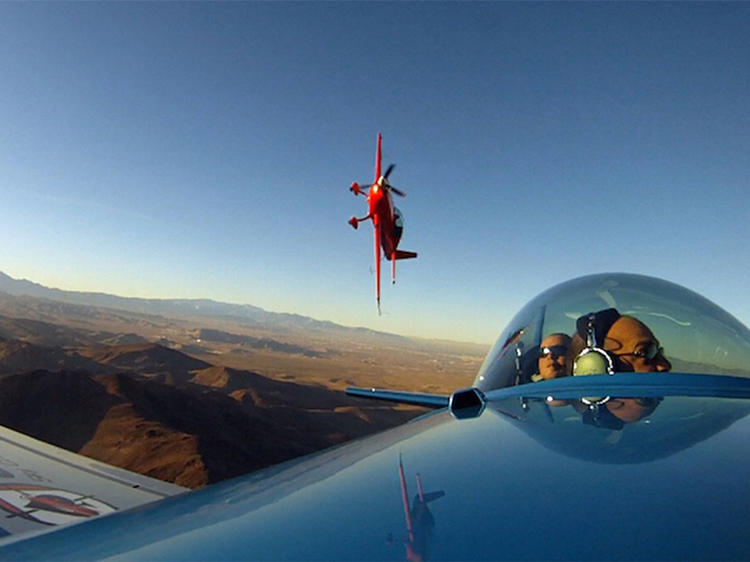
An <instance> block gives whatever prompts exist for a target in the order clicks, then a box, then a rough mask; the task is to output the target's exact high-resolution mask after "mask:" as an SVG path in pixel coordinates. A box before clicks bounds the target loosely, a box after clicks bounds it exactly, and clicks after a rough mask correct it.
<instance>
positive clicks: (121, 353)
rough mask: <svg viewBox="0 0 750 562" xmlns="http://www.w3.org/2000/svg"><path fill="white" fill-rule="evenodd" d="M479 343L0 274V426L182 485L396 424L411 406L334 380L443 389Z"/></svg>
mask: <svg viewBox="0 0 750 562" xmlns="http://www.w3.org/2000/svg"><path fill="white" fill-rule="evenodd" d="M485 351H486V349H484V348H483V347H482V346H473V344H458V343H448V342H426V341H414V340H411V339H409V338H404V337H402V336H394V335H390V334H383V333H379V332H374V331H372V330H364V329H357V328H354V329H352V328H346V327H343V326H337V325H335V324H332V323H330V322H321V321H318V320H312V319H309V318H304V317H301V316H296V315H286V314H276V313H269V312H266V311H263V310H261V309H258V308H256V307H250V306H241V305H227V304H223V303H216V302H213V301H188V300H158V301H152V300H150V299H126V298H122V297H115V296H111V295H104V294H98V293H73V292H66V291H60V290H58V289H48V288H46V287H42V286H41V285H37V284H35V283H31V282H29V281H25V280H24V281H19V280H15V279H12V278H10V277H8V276H7V275H4V274H2V273H0V424H2V425H5V426H7V427H10V428H12V429H15V430H17V431H21V432H23V433H26V434H28V435H31V436H33V437H36V438H38V439H41V440H43V441H46V442H49V443H52V444H55V445H58V446H61V447H64V448H66V449H69V450H71V451H74V452H79V453H81V454H84V455H88V456H91V457H93V458H96V459H98V460H101V461H104V462H107V463H110V464H113V465H116V466H120V467H123V468H126V469H128V470H133V471H136V472H140V473H143V474H146V475H149V476H152V477H156V478H160V479H163V480H167V481H171V482H175V483H177V484H180V485H183V486H188V487H200V486H203V485H206V484H208V483H211V482H216V481H219V480H222V479H225V478H229V477H232V476H237V475H240V474H243V473H247V472H249V471H252V470H255V469H257V468H261V467H265V466H268V465H271V464H275V463H278V462H281V461H284V460H288V459H291V458H294V457H297V456H299V455H303V454H307V453H311V452H314V451H317V450H320V449H322V448H325V447H328V446H331V445H334V444H338V443H342V442H344V441H346V440H348V439H352V438H356V437H360V436H363V435H366V434H368V433H371V432H374V431H378V430H381V429H385V428H387V427H391V426H394V425H397V424H400V423H403V422H404V421H406V420H408V419H410V418H412V417H414V416H415V415H418V414H420V413H421V412H423V410H420V409H404V408H398V407H393V406H391V405H388V404H384V403H381V402H369V401H366V400H362V399H356V398H350V397H347V396H346V395H345V394H344V393H343V388H344V387H345V386H347V385H350V384H356V385H360V386H387V387H392V388H403V389H408V390H417V391H422V392H450V391H451V390H453V389H455V388H457V387H461V386H467V385H468V384H470V382H471V379H472V377H473V373H475V372H476V369H477V368H478V366H479V364H480V362H481V359H482V355H483V353H484V352H485Z"/></svg>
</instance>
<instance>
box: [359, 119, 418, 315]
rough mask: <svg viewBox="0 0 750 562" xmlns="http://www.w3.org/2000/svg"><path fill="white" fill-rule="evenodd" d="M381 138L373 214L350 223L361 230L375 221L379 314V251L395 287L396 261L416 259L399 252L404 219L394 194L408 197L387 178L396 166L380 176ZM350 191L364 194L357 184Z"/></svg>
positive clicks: (372, 195)
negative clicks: (389, 265) (362, 225)
mask: <svg viewBox="0 0 750 562" xmlns="http://www.w3.org/2000/svg"><path fill="white" fill-rule="evenodd" d="M381 141H382V136H381V135H380V133H378V149H377V152H376V153H375V182H374V183H373V184H372V185H371V186H370V188H369V191H368V192H367V193H366V195H367V201H368V203H369V207H370V212H369V213H368V214H367V216H365V217H362V218H361V219H358V218H357V217H352V218H351V219H349V224H350V225H352V226H353V227H354V228H357V226H359V223H360V221H365V220H368V219H372V225H373V227H374V229H375V270H376V281H375V296H376V298H377V301H378V313H379V312H380V248H381V247H382V248H383V253H384V254H385V257H386V259H388V260H390V261H391V263H392V279H393V283H395V282H396V260H405V259H409V258H416V257H417V254H416V252H407V251H404V250H399V249H398V242H399V240H401V234H402V233H403V231H404V222H403V215H402V214H401V211H399V210H398V208H397V207H396V206H395V205H394V204H393V201H392V199H391V193H395V194H396V195H398V196H399V197H405V196H406V194H405V193H404V192H403V191H400V190H398V189H396V188H395V187H393V186H392V185H391V184H390V183H389V182H388V176H389V175H390V174H391V172H392V171H393V168H395V167H396V165H395V164H391V165H390V166H388V169H387V170H386V172H385V174H384V175H382V176H381V175H380V144H381ZM349 190H350V191H351V192H352V193H354V195H359V194H360V193H364V191H362V188H361V187H360V185H359V184H358V183H357V182H354V183H353V184H352V186H351V187H350V188H349Z"/></svg>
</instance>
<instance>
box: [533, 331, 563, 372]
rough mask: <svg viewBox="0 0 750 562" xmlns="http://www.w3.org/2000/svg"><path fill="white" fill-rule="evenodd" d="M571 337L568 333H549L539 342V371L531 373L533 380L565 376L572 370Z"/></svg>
mask: <svg viewBox="0 0 750 562" xmlns="http://www.w3.org/2000/svg"><path fill="white" fill-rule="evenodd" d="M570 344H571V338H570V336H569V335H568V334H562V333H556V334H550V335H549V336H547V337H546V338H544V339H543V340H542V343H541V344H539V361H538V364H537V365H538V368H539V372H538V373H536V374H534V375H531V380H532V381H533V382H538V381H542V380H549V379H557V378H560V377H567V376H568V375H570V374H571V372H572V368H571V365H572V355H571V353H570Z"/></svg>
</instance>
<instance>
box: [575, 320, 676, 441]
mask: <svg viewBox="0 0 750 562" xmlns="http://www.w3.org/2000/svg"><path fill="white" fill-rule="evenodd" d="M576 327H577V331H578V333H577V334H576V335H575V336H574V337H573V340H572V343H571V352H572V355H573V356H575V357H576V358H578V357H579V356H580V355H579V354H580V353H581V352H582V351H583V350H584V349H585V348H586V347H588V345H587V342H586V339H588V336H589V334H588V333H587V332H592V333H593V336H594V337H593V339H594V340H595V341H594V343H595V345H596V346H600V347H601V349H603V350H604V351H605V352H606V354H607V355H608V356H609V358H610V360H611V362H612V368H613V371H614V372H631V373H633V372H635V373H647V372H667V371H669V370H671V368H672V364H671V363H670V362H669V360H668V359H667V358H666V357H665V356H664V349H663V348H662V347H661V345H660V344H659V340H657V339H656V336H654V334H653V332H652V331H651V330H650V329H649V328H648V326H646V325H645V324H644V323H643V322H641V321H640V320H638V319H636V318H633V317H632V316H621V315H620V314H619V313H618V312H617V311H616V310H615V309H614V308H610V309H607V310H603V311H600V312H597V313H596V314H594V315H593V317H592V315H586V316H582V317H581V318H579V319H578V321H577V322H576ZM602 334H603V339H604V341H603V342H602V341H601V337H602ZM660 402H661V399H660V398H648V397H644V398H611V399H610V400H608V401H607V402H605V403H604V404H603V406H605V407H606V412H603V411H600V408H595V410H596V412H595V415H597V416H599V417H601V420H602V421H603V420H605V419H606V417H607V416H605V415H604V414H607V415H608V414H611V415H612V416H614V417H615V418H617V420H612V421H613V423H614V424H617V423H633V422H636V421H638V420H640V419H643V418H645V417H646V416H648V415H649V414H651V412H653V411H654V410H655V409H656V407H657V406H658V405H659V403H660ZM586 415H589V416H590V415H591V413H589V414H586ZM586 415H584V421H586ZM602 421H600V422H599V423H596V425H601V426H603V427H609V428H610V429H617V427H614V426H613V425H610V424H606V423H602Z"/></svg>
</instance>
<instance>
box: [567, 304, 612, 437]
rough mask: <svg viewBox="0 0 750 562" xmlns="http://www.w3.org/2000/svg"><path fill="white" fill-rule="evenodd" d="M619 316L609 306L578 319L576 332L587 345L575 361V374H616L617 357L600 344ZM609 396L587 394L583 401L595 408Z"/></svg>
mask: <svg viewBox="0 0 750 562" xmlns="http://www.w3.org/2000/svg"><path fill="white" fill-rule="evenodd" d="M619 318H620V313H619V312H617V310H615V309H614V308H607V309H605V310H600V311H599V312H590V313H589V314H584V315H583V316H581V317H580V318H578V320H576V332H577V333H578V335H579V336H580V337H581V338H582V339H583V340H584V341H585V342H586V347H584V348H583V350H582V351H581V352H580V353H579V354H578V355H577V356H576V358H575V360H574V362H573V375H574V376H578V375H601V374H604V373H607V374H609V375H614V374H615V358H614V357H613V356H612V354H610V353H609V352H607V351H605V350H604V349H603V348H602V347H600V345H604V338H605V336H606V335H607V332H609V329H610V328H611V327H612V325H613V324H614V323H615V322H617V320H618V319H619ZM609 398H610V397H609V396H586V397H583V398H581V401H582V402H583V403H584V404H587V405H588V406H589V407H592V408H593V407H594V406H598V405H599V404H604V403H605V402H607V401H608V400H609ZM615 419H616V418H615ZM592 421H593V420H592ZM599 423H601V422H599Z"/></svg>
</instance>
